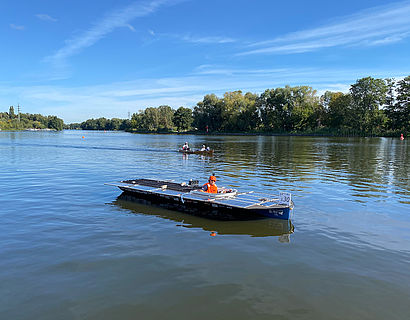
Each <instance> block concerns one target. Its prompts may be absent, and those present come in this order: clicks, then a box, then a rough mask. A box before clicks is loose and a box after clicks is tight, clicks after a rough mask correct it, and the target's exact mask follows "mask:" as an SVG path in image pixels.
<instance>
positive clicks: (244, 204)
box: [215, 199, 257, 208]
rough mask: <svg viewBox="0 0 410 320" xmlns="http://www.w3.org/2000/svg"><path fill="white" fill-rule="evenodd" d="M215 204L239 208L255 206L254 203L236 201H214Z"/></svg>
mask: <svg viewBox="0 0 410 320" xmlns="http://www.w3.org/2000/svg"><path fill="white" fill-rule="evenodd" d="M215 203H218V204H224V205H228V206H234V207H239V208H246V207H249V206H252V205H255V204H257V202H255V201H238V200H236V199H232V200H226V199H225V200H218V201H215Z"/></svg>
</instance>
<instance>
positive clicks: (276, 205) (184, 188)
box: [106, 179, 294, 220]
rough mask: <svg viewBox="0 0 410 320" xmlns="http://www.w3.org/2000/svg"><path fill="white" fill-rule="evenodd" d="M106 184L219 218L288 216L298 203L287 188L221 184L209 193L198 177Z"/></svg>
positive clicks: (138, 195) (142, 197)
mask: <svg viewBox="0 0 410 320" xmlns="http://www.w3.org/2000/svg"><path fill="white" fill-rule="evenodd" d="M106 184H107V185H112V186H116V187H118V188H120V189H121V190H122V191H123V192H124V193H126V194H128V195H131V196H134V197H136V198H138V199H146V200H149V201H150V202H151V203H158V204H165V205H167V206H169V207H170V208H171V209H176V210H180V211H184V212H188V213H192V214H199V215H204V216H208V217H213V218H217V219H218V218H219V219H257V218H263V217H270V218H276V219H283V220H288V219H290V218H291V215H292V213H293V207H294V205H293V201H292V199H291V194H290V193H287V192H280V193H279V194H277V195H272V194H268V193H261V192H253V191H250V192H239V191H238V190H236V189H228V188H223V187H222V188H218V193H207V192H203V191H201V190H202V189H201V186H200V185H199V184H198V180H190V181H189V182H188V183H186V182H182V183H177V182H174V181H173V180H157V179H131V180H123V181H120V182H112V183H106Z"/></svg>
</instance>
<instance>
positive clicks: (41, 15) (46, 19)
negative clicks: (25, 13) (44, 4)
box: [36, 13, 57, 22]
mask: <svg viewBox="0 0 410 320" xmlns="http://www.w3.org/2000/svg"><path fill="white" fill-rule="evenodd" d="M36 17H37V18H39V19H40V20H44V21H50V22H57V19H55V18H53V17H51V16H49V15H48V14H44V13H39V14H36Z"/></svg>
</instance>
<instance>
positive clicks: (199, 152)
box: [178, 149, 214, 155]
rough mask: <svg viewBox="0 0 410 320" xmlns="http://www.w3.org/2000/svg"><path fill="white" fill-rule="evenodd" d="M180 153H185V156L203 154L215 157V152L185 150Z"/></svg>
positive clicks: (180, 150)
mask: <svg viewBox="0 0 410 320" xmlns="http://www.w3.org/2000/svg"><path fill="white" fill-rule="evenodd" d="M178 152H181V153H185V154H203V155H213V154H214V150H212V149H211V150H192V149H189V150H184V149H179V150H178Z"/></svg>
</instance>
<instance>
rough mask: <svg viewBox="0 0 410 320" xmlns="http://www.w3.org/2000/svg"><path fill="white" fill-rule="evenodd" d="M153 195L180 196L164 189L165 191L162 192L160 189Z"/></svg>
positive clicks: (173, 191) (178, 192) (178, 193)
mask: <svg viewBox="0 0 410 320" xmlns="http://www.w3.org/2000/svg"><path fill="white" fill-rule="evenodd" d="M155 193H158V194H165V195H168V196H179V195H180V194H181V192H180V191H175V190H168V189H165V190H162V189H160V190H156V191H155Z"/></svg>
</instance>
